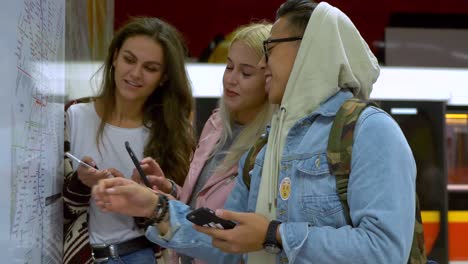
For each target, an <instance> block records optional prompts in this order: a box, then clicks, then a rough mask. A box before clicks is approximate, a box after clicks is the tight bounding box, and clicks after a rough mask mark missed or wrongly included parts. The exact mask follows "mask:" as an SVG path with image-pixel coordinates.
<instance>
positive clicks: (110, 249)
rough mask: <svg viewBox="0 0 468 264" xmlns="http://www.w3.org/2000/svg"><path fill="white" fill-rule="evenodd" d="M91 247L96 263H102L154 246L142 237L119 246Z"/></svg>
mask: <svg viewBox="0 0 468 264" xmlns="http://www.w3.org/2000/svg"><path fill="white" fill-rule="evenodd" d="M91 247H92V256H93V260H94V262H102V261H108V260H109V258H117V257H119V256H124V255H127V254H130V253H133V252H135V251H138V250H140V249H144V248H150V247H153V244H152V243H151V242H149V240H148V239H147V238H146V237H144V236H141V237H137V238H134V239H130V240H128V241H125V242H122V243H118V244H97V245H92V246H91Z"/></svg>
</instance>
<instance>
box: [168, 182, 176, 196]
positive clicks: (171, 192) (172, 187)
mask: <svg viewBox="0 0 468 264" xmlns="http://www.w3.org/2000/svg"><path fill="white" fill-rule="evenodd" d="M168 181H169V182H170V183H171V191H170V192H169V194H170V195H172V196H173V197H174V198H177V185H176V183H175V182H174V181H173V180H168Z"/></svg>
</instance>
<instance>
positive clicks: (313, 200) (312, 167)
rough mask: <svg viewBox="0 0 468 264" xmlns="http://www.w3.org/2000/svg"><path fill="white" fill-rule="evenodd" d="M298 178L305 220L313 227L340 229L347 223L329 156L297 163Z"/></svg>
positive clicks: (320, 156) (324, 155)
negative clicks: (330, 166)
mask: <svg viewBox="0 0 468 264" xmlns="http://www.w3.org/2000/svg"><path fill="white" fill-rule="evenodd" d="M297 178H298V180H299V182H300V203H301V207H302V210H303V214H304V220H306V221H308V222H310V223H311V224H312V225H314V226H331V227H340V226H343V225H345V224H346V220H345V217H344V214H343V206H342V205H341V202H340V200H339V197H338V195H337V193H336V186H335V184H336V183H335V177H334V176H333V175H330V171H329V168H328V162H327V156H326V153H320V154H315V155H312V156H311V157H310V158H307V159H303V160H300V161H298V164H297Z"/></svg>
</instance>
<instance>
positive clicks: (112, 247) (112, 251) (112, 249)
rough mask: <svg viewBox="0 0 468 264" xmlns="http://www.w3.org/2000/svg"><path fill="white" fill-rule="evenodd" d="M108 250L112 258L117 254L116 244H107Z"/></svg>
mask: <svg viewBox="0 0 468 264" xmlns="http://www.w3.org/2000/svg"><path fill="white" fill-rule="evenodd" d="M109 252H110V255H111V257H112V258H113V259H115V258H117V257H118V256H119V250H118V248H117V245H109Z"/></svg>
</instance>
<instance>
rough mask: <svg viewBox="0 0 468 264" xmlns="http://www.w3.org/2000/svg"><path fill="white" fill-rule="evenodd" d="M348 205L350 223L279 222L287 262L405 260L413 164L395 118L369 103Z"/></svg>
mask: <svg viewBox="0 0 468 264" xmlns="http://www.w3.org/2000/svg"><path fill="white" fill-rule="evenodd" d="M352 155H353V156H352V161H351V174H350V178H349V184H348V204H349V207H350V213H351V220H352V222H353V227H351V226H349V225H345V226H342V227H340V228H333V227H327V226H323V227H314V226H310V225H309V224H308V223H292V222H291V223H283V224H281V226H280V234H281V238H282V241H283V247H284V251H285V253H286V255H287V257H288V260H289V263H312V264H313V263H334V264H336V263H350V262H352V263H406V262H407V259H408V256H409V252H410V249H411V243H412V239H413V228H414V220H415V189H416V187H415V180H416V164H415V161H414V158H413V155H412V152H411V149H410V147H409V145H408V143H407V141H406V139H405V137H404V135H403V133H402V131H401V130H400V128H399V126H398V125H397V123H396V122H395V121H394V120H393V119H392V118H391V117H390V116H389V115H388V114H386V113H385V112H381V111H378V110H375V109H373V108H371V109H366V110H365V111H364V113H363V114H362V115H361V117H360V119H359V121H358V124H357V126H356V130H355V134H354V145H353V154H352Z"/></svg>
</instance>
